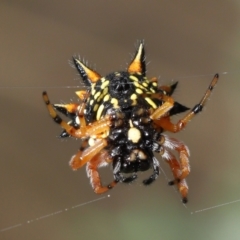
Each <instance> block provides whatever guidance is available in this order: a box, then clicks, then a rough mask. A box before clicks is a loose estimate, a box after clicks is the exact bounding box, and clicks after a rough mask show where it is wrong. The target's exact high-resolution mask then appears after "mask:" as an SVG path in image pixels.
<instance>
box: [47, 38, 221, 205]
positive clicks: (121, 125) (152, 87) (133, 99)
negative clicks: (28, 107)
mask: <svg viewBox="0 0 240 240" xmlns="http://www.w3.org/2000/svg"><path fill="white" fill-rule="evenodd" d="M73 62H74V65H75V66H76V68H77V70H78V72H79V74H80V75H81V77H82V79H83V82H84V84H85V85H86V87H87V90H86V91H78V92H76V94H77V95H78V97H79V98H80V100H81V102H80V103H70V104H53V105H51V104H50V101H49V98H48V96H47V93H46V92H43V99H44V101H45V103H46V105H47V108H48V111H49V113H50V115H51V117H52V118H53V120H54V121H55V122H56V123H58V124H59V125H60V126H61V127H62V128H63V129H64V131H63V132H62V134H61V135H60V137H68V136H72V137H75V138H80V139H81V140H82V143H81V146H80V149H79V151H78V152H77V154H76V155H74V156H73V157H72V158H71V160H70V166H71V167H72V169H73V170H77V169H78V168H80V167H82V166H84V165H85V164H86V169H87V175H88V177H89V178H90V182H91V185H92V187H93V189H94V191H95V192H96V193H104V192H106V191H108V190H109V189H111V188H113V187H114V186H115V185H116V184H117V183H118V182H125V183H130V182H132V181H134V180H135V179H136V178H137V172H138V171H146V170H148V169H152V174H151V175H150V176H149V178H147V179H145V180H144V181H143V184H144V185H149V184H151V183H152V182H153V181H155V180H156V178H157V177H158V175H159V162H158V160H157V159H156V157H155V156H154V152H156V153H159V154H160V155H161V157H162V158H163V159H164V160H165V161H166V162H167V163H168V164H169V166H170V168H171V170H172V173H173V177H174V180H173V181H170V182H169V184H170V185H173V184H176V185H177V187H178V189H179V191H180V194H181V196H182V201H183V203H186V202H187V194H188V186H187V183H186V180H185V178H186V177H187V176H188V174H189V172H190V166H189V150H188V147H187V146H186V145H185V144H184V143H182V142H181V141H179V140H177V139H174V138H171V137H169V136H168V135H166V134H165V132H167V131H169V132H174V133H176V132H179V131H181V130H182V129H183V128H184V127H185V126H186V125H187V123H188V122H189V121H190V120H191V119H192V118H193V117H194V116H195V115H196V114H197V113H199V112H200V111H201V110H202V108H203V107H204V105H205V103H206V101H207V99H208V97H209V95H210V93H211V91H212V90H213V87H214V86H215V85H216V83H217V81H218V74H216V75H215V76H214V78H213V80H212V82H211V83H210V85H209V87H208V89H207V91H206V93H205V95H204V96H203V98H202V100H201V101H200V102H199V103H198V104H197V105H196V106H195V107H194V108H192V109H191V110H190V111H189V113H187V114H186V116H185V117H183V118H182V119H181V120H179V121H178V123H176V124H174V123H172V122H171V116H172V115H174V114H177V113H181V112H184V111H186V110H188V109H189V108H187V107H185V106H183V105H181V104H180V103H178V102H176V101H174V99H173V98H172V94H173V92H174V90H175V88H176V86H177V83H175V84H173V85H170V86H158V82H157V79H156V78H152V79H149V78H147V77H146V63H145V52H144V44H143V42H140V44H139V46H138V49H137V51H136V54H135V56H134V58H133V60H132V62H131V63H130V65H129V66H128V68H127V71H120V72H113V73H110V74H109V75H107V76H106V77H101V75H99V74H98V73H97V72H96V71H94V70H92V69H91V68H89V67H88V66H87V65H86V64H84V63H83V61H81V60H80V59H78V58H75V57H74V58H73ZM56 110H57V111H59V112H61V113H63V114H64V115H66V116H67V117H69V118H70V122H66V121H64V120H62V119H61V118H60V117H59V115H58V114H57V113H56ZM173 150H174V151H177V152H178V153H179V156H178V158H176V157H175V156H174V154H173V153H172V151H173ZM108 164H111V165H112V168H113V177H114V181H113V182H112V183H110V184H109V185H108V186H102V184H101V180H100V176H99V172H98V168H99V167H102V166H105V165H108Z"/></svg>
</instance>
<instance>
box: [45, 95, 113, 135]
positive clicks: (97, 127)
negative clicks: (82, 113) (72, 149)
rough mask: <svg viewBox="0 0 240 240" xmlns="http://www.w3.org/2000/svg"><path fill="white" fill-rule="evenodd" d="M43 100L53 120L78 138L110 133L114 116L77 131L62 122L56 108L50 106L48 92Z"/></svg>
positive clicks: (107, 116)
mask: <svg viewBox="0 0 240 240" xmlns="http://www.w3.org/2000/svg"><path fill="white" fill-rule="evenodd" d="M43 99H44V101H45V103H46V105H47V108H48V111H49V114H50V116H51V117H52V118H53V120H54V121H55V122H56V123H58V124H59V125H60V126H61V127H62V128H63V129H65V130H66V132H67V133H68V134H69V135H71V136H73V137H77V138H84V137H89V136H91V135H99V134H101V133H105V132H107V131H109V127H110V126H111V124H112V123H111V122H112V118H113V117H114V116H113V117H112V116H110V115H106V116H105V117H104V118H102V119H100V120H98V121H96V122H93V123H92V124H91V125H88V126H80V128H79V129H75V128H74V127H73V126H70V125H69V124H68V123H67V122H66V121H64V120H62V119H61V118H60V117H59V116H58V114H57V113H56V111H55V110H54V107H53V106H52V105H51V104H50V101H49V98H48V96H47V93H46V92H43Z"/></svg>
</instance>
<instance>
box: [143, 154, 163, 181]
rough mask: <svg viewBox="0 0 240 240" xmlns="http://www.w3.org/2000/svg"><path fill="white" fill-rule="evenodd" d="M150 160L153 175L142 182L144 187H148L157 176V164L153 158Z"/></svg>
mask: <svg viewBox="0 0 240 240" xmlns="http://www.w3.org/2000/svg"><path fill="white" fill-rule="evenodd" d="M152 160H153V174H152V175H151V176H150V177H149V178H148V179H145V180H143V184H144V185H150V184H151V183H152V182H154V181H155V180H156V179H157V178H158V176H159V162H158V160H157V159H156V158H155V157H154V156H153V158H152Z"/></svg>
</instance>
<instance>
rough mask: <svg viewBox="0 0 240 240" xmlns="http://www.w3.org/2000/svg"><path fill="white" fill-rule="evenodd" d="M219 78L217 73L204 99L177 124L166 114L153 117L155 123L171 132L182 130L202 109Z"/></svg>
mask: <svg viewBox="0 0 240 240" xmlns="http://www.w3.org/2000/svg"><path fill="white" fill-rule="evenodd" d="M218 78H219V76H218V74H215V76H214V78H213V80H212V82H211V83H210V85H209V87H208V89H207V91H206V93H205V94H204V96H203V98H202V100H201V101H200V102H199V103H198V104H197V105H196V106H195V107H194V108H193V109H192V110H191V111H190V112H189V113H188V114H187V115H186V116H185V117H184V118H183V119H181V120H179V121H178V123H177V124H174V123H172V122H171V120H170V117H169V116H164V117H162V118H158V119H157V118H155V119H154V118H153V120H154V123H156V125H158V126H160V127H162V128H163V129H164V130H166V131H169V132H174V133H176V132H179V131H181V130H182V129H183V128H184V127H185V126H186V125H187V123H188V122H189V121H190V120H191V119H192V118H193V117H194V116H195V115H196V114H197V113H199V112H201V111H202V109H203V107H204V106H205V104H206V102H207V100H208V98H209V96H210V94H211V92H212V90H213V88H214V86H215V85H216V83H217V81H218ZM163 105H164V104H163ZM163 105H162V106H163Z"/></svg>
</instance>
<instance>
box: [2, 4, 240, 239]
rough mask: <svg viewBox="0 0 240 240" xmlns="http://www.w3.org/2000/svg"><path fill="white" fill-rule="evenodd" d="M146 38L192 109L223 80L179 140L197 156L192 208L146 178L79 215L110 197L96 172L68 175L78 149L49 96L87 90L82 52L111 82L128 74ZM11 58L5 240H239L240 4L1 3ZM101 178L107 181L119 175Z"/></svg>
mask: <svg viewBox="0 0 240 240" xmlns="http://www.w3.org/2000/svg"><path fill="white" fill-rule="evenodd" d="M139 39H144V40H145V43H146V45H145V47H146V52H147V61H149V62H150V64H149V65H148V76H149V77H152V76H157V77H159V76H160V80H159V81H160V83H161V84H169V83H171V82H172V79H173V81H179V88H178V90H177V91H176V94H175V95H174V97H175V99H177V101H179V102H181V103H182V104H185V105H187V106H189V107H192V106H194V105H195V103H197V102H198V101H199V100H200V99H201V97H202V95H203V94H204V92H205V90H206V89H207V86H208V84H209V83H210V81H211V79H212V77H213V74H215V73H216V72H219V73H220V81H219V84H218V85H217V87H216V89H215V90H214V92H213V95H212V96H211V98H210V101H209V102H208V104H207V107H206V109H205V110H204V111H203V113H201V114H199V115H198V116H197V117H196V118H195V119H194V120H193V121H191V123H190V124H189V125H188V126H187V128H186V130H184V131H183V132H181V133H178V134H175V137H176V138H178V139H181V140H183V141H184V142H185V143H186V144H187V145H188V146H189V148H190V150H191V158H190V161H191V174H190V175H189V177H188V184H189V203H188V204H187V206H186V207H184V205H183V204H182V203H181V199H180V196H179V194H178V193H177V192H176V190H175V189H174V188H173V187H169V186H167V179H166V177H165V176H164V174H161V175H160V177H159V178H158V180H157V181H156V182H155V183H154V184H153V185H152V186H149V187H144V186H142V184H141V180H142V179H143V178H144V176H145V175H146V174H145V173H144V174H142V175H141V174H140V176H139V180H138V181H136V182H135V183H134V184H131V185H124V184H119V185H118V186H117V187H116V188H115V189H114V190H112V191H111V192H109V194H110V198H108V197H107V194H106V195H103V197H104V196H105V197H106V198H104V199H103V200H99V201H96V202H93V203H89V204H86V205H84V206H82V207H78V208H74V209H72V206H76V205H78V204H82V203H87V202H89V201H92V200H95V199H97V198H99V197H101V196H97V195H95V194H94V193H93V191H92V188H91V186H90V184H89V180H88V178H87V177H86V173H85V169H80V170H79V171H77V172H73V171H71V169H70V168H69V166H68V161H69V159H70V157H71V156H72V155H73V154H74V153H76V151H77V149H78V146H79V141H76V140H75V139H68V140H66V141H61V140H59V139H58V138H56V136H57V134H58V133H60V132H61V129H60V128H59V126H57V125H56V124H54V123H53V121H52V120H51V119H50V117H49V115H48V112H47V110H46V107H45V106H44V104H43V101H42V97H41V94H42V91H43V90H47V91H48V94H49V96H50V98H51V100H52V102H56V103H58V102H61V101H64V102H69V101H70V99H73V100H76V99H77V97H76V95H75V93H74V91H76V90H77V89H78V88H66V86H81V81H80V78H79V76H78V75H77V74H76V71H75V70H74V69H72V68H71V67H69V64H68V60H69V59H71V56H72V55H73V54H80V55H81V56H82V57H84V58H85V59H87V60H89V62H90V63H91V65H92V66H96V69H97V70H98V71H99V72H100V73H101V74H102V75H105V74H107V73H109V72H111V71H116V70H123V69H125V68H126V66H127V65H126V64H127V63H129V61H130V60H131V54H132V53H134V51H135V47H136V43H137V40H139ZM0 53H1V54H0V109H1V120H0V123H1V124H0V133H1V137H0V146H1V147H0V149H1V160H0V169H1V170H0V171H1V174H0V191H1V198H0V229H1V231H0V239H3V240H5V239H7V240H13V239H18V240H28V239H30V240H31V239H34V240H35V239H51V240H55V239H56V240H62V239H71V240H76V239H105V240H107V239H116V240H119V239H138V240H144V239H167V240H168V239H178V240H180V239H239V234H240V229H239V220H240V217H239V211H240V202H236V203H232V204H228V205H224V206H219V207H217V206H218V205H221V204H225V203H229V202H231V201H235V200H240V191H239V184H240V176H239V167H240V159H239V149H240V148H239V142H240V141H239V140H240V136H239V130H240V129H239V128H240V127H239V126H240V125H239V122H240V113H239V102H240V96H239V87H240V84H239V81H240V66H239V64H240V2H239V1H226V0H218V1H216V0H215V1H206V0H203V1H190V0H188V1H143V0H142V1H140V0H139V1H136V0H135V1H124V0H119V1H103V0H98V1H81V0H79V1H73V0H69V1H56V0H52V1H47V0H41V1H30V0H22V1H16V0H15V1H11V0H7V1H5V0H1V2H0ZM225 72H228V73H227V74H224V73H225ZM180 117H181V116H177V117H175V118H174V119H173V120H174V121H177V120H178V119H179V118H180ZM160 164H161V167H162V168H163V170H164V172H165V173H166V175H167V178H171V174H170V172H169V170H168V166H167V165H166V164H165V163H164V162H163V161H161V159H160ZM149 174H150V172H148V173H147V175H149ZM101 175H102V180H103V183H105V184H106V183H108V182H109V181H110V180H111V179H112V173H111V168H110V167H107V168H105V169H102V170H101ZM210 207H217V208H213V209H210V210H206V211H201V212H198V211H199V210H203V209H206V208H210ZM66 208H67V209H68V211H64V209H66ZM60 210H61V211H63V212H62V213H60V214H55V215H53V216H51V217H50V216H49V217H46V218H43V219H40V220H36V218H38V217H41V216H45V215H49V214H52V213H56V212H57V211H60ZM196 211H197V212H196ZM191 213H192V214H191ZM31 220H34V221H32V222H31V223H30V224H27V221H31ZM17 224H22V225H21V226H19V227H13V228H12V229H10V230H8V231H3V229H5V228H7V227H11V226H15V225H17Z"/></svg>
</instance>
